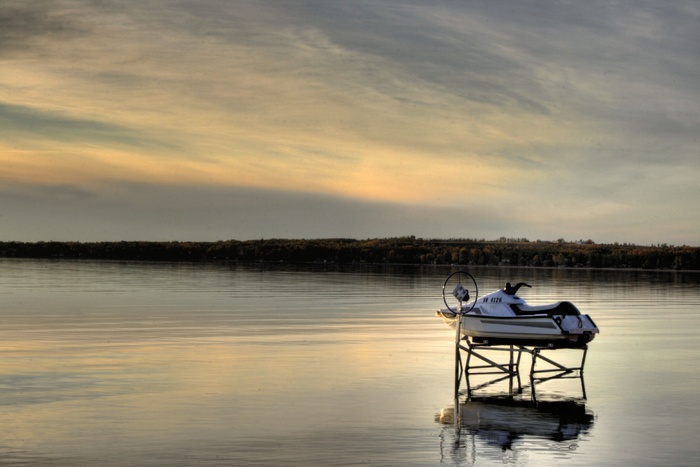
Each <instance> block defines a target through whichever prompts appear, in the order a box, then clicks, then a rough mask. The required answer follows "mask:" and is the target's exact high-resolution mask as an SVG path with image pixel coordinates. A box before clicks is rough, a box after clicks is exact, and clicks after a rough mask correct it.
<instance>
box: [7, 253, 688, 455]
mask: <svg viewBox="0 0 700 467" xmlns="http://www.w3.org/2000/svg"><path fill="white" fill-rule="evenodd" d="M449 271H450V269H449V268H445V267H430V266H424V267H409V266H405V267H394V266H381V265H379V266H328V265H327V266H322V265H313V266H312V265H309V266H291V265H241V264H148V263H122V262H92V261H85V262H82V261H30V260H27V261H20V260H0V300H1V301H0V335H1V336H2V339H0V355H1V356H2V358H0V417H1V420H2V430H0V465H101V466H109V465H149V466H153V465H168V466H178V465H181V466H190V465H205V466H211V465H305V466H306V465H357V464H374V465H389V466H391V465H397V466H399V465H400V466H407V465H415V466H425V465H465V464H466V465H469V463H470V462H471V461H470V459H472V460H473V459H474V458H475V456H474V454H475V453H478V460H481V459H486V461H485V462H484V463H485V464H486V465H488V464H490V463H491V462H490V461H492V460H497V461H498V462H501V463H505V464H516V465H553V464H557V463H565V464H567V465H611V464H612V465H629V464H634V465H640V464H649V465H658V464H669V465H683V464H688V465H693V464H694V463H695V462H696V459H697V457H698V456H700V448H699V447H698V444H697V442H696V438H697V432H698V429H700V426H698V425H699V422H698V420H700V406H699V405H698V404H696V397H697V392H698V390H700V376H699V375H698V373H697V372H694V371H692V369H693V368H694V367H695V364H696V362H697V361H698V359H700V340H699V339H698V335H699V334H700V332H699V331H700V314H699V313H698V312H697V310H698V305H700V292H699V289H700V288H699V286H698V285H699V284H700V280H699V279H698V278H699V276H700V275H697V274H692V273H672V272H629V271H586V270H573V269H572V270H557V269H554V270H539V269H538V270H535V269H518V268H477V269H476V270H474V271H472V272H473V273H474V275H475V276H476V277H477V280H478V281H479V287H480V290H484V291H488V290H492V289H496V288H499V287H502V286H503V284H504V283H505V282H518V281H525V282H528V283H529V284H532V285H533V289H531V290H528V292H527V293H528V296H527V301H528V302H529V303H532V304H535V305H536V304H538V303H550V302H552V301H555V300H570V301H572V302H574V303H576V305H577V306H579V308H580V309H581V311H582V312H585V313H588V314H590V315H591V316H592V317H593V318H594V319H595V321H596V323H597V324H598V326H599V327H600V329H601V334H600V335H599V336H598V337H597V338H596V340H595V341H594V342H593V343H592V344H591V346H590V350H589V353H588V356H587V361H586V394H587V397H588V399H587V401H586V405H585V408H584V406H583V405H582V403H581V401H576V403H577V404H578V407H579V408H580V410H579V409H577V408H576V407H573V408H572V407H569V408H571V410H570V411H569V412H568V413H567V412H564V415H562V410H561V407H560V406H558V405H556V404H555V405H552V406H550V407H549V408H547V409H546V410H544V408H545V405H542V403H541V402H542V401H550V400H555V401H556V400H566V398H567V397H571V396H572V395H575V396H574V397H578V396H579V395H580V392H581V386H580V383H579V382H576V381H564V380H562V381H549V382H547V383H545V384H544V385H543V387H544V388H545V389H546V391H544V390H543V391H540V389H539V388H538V404H539V405H537V406H534V407H531V406H527V404H523V405H517V404H516V405H504V404H502V403H494V402H492V401H483V400H476V399H475V400H473V401H470V403H469V404H472V405H469V404H467V405H466V406H464V410H463V414H464V416H461V417H460V425H459V426H460V430H459V432H458V433H456V432H455V430H454V427H453V426H452V425H444V424H442V423H435V414H436V413H437V412H439V411H440V409H441V408H443V407H447V406H449V405H450V404H451V403H452V402H453V395H454V392H453V390H454V380H453V379H454V334H453V332H452V330H450V329H449V328H448V327H447V326H445V325H444V324H443V323H442V321H441V320H439V319H437V318H435V317H434V310H435V309H436V308H438V307H439V306H440V303H441V296H440V294H441V286H442V283H443V281H444V277H445V276H446V275H447V274H446V273H449ZM569 384H573V386H570V385H569ZM545 392H546V393H547V395H548V396H550V395H551V396H552V397H551V398H545V397H539V396H541V395H543V394H544V393H545ZM487 395H488V394H487ZM555 396H556V397H555ZM499 402H500V401H499ZM460 407H461V406H460ZM562 407H566V406H562ZM591 407H594V408H595V417H593V411H592V410H591ZM581 411H583V412H581ZM447 412H449V410H448V411H447ZM447 412H446V414H445V417H446V419H448V418H449V414H447ZM586 414H587V415H586ZM452 417H453V420H454V415H452ZM467 420H471V422H467ZM482 422H483V423H486V422H488V423H487V424H482ZM463 423H464V425H463ZM466 423H469V424H468V425H467V424H466ZM489 433H491V434H489ZM455 445H457V446H461V448H460V449H452V446H455ZM445 446H450V448H446V447H445ZM503 446H509V447H507V448H506V449H505V450H503V449H502V447H503ZM470 456H471V457H470Z"/></svg>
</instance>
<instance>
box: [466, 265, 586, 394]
mask: <svg viewBox="0 0 700 467" xmlns="http://www.w3.org/2000/svg"><path fill="white" fill-rule="evenodd" d="M467 274H468V273H467ZM469 276H470V277H471V275H469ZM471 279H472V280H473V281H474V286H475V287H476V281H475V280H474V278H473V277H471ZM477 294H478V290H477ZM453 295H454V296H455V298H457V300H458V302H459V307H458V308H457V310H458V311H457V313H456V317H457V325H456V331H455V336H456V337H455V387H454V391H455V400H457V399H458V398H459V396H460V395H462V393H461V392H460V391H461V387H462V381H464V383H465V384H466V396H467V399H469V398H471V397H472V395H473V393H474V391H478V390H480V389H483V388H485V387H488V386H492V385H495V384H497V383H500V382H503V381H506V380H508V394H509V395H515V394H522V393H523V390H524V389H525V387H526V386H523V384H522V381H521V378H520V364H521V360H522V354H523V353H529V354H530V355H531V357H532V360H531V365H530V372H529V387H530V390H531V396H532V399H533V401H536V398H537V397H536V391H535V387H536V385H538V384H541V383H544V382H547V381H551V380H556V379H580V381H581V390H582V393H583V399H586V387H585V384H584V380H583V368H584V365H585V363H586V354H587V352H588V346H587V345H585V346H583V347H578V348H554V347H552V346H533V345H523V344H522V343H521V342H518V343H515V342H514V343H512V344H507V343H503V342H498V343H497V344H490V343H489V342H488V340H483V341H482V342H478V343H477V342H472V341H470V340H469V337H467V336H462V319H461V315H462V314H463V313H466V312H465V311H463V308H462V304H463V302H464V301H465V300H467V301H468V300H469V292H468V291H467V290H466V289H464V288H463V287H462V286H461V283H460V284H459V285H458V287H457V288H456V289H455V291H454V292H453ZM468 311H469V310H467V312H468ZM553 350H565V351H569V352H577V351H581V352H582V355H581V360H580V363H577V364H575V365H574V366H571V364H569V363H564V362H562V361H556V360H554V358H553V357H552V356H544V355H543V353H544V352H547V351H553ZM496 353H498V354H501V355H502V354H503V353H507V361H505V362H502V363H499V362H497V361H496V357H495V355H494V354H496ZM487 355H488V356H487ZM559 355H560V354H559ZM477 360H478V361H477ZM475 361H476V363H475ZM538 362H540V365H539V366H538ZM483 375H487V376H490V377H491V379H487V381H485V382H482V383H481V384H478V385H476V386H472V384H471V379H470V377H471V376H483ZM514 383H517V387H514Z"/></svg>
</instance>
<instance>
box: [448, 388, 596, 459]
mask: <svg viewBox="0 0 700 467" xmlns="http://www.w3.org/2000/svg"><path fill="white" fill-rule="evenodd" d="M435 420H436V422H438V423H441V424H443V425H449V426H452V427H454V430H455V437H454V441H453V443H452V445H451V452H450V456H451V457H466V456H469V457H471V458H472V459H471V460H472V462H471V463H472V464H473V463H474V462H475V461H476V460H477V459H478V455H479V453H478V450H476V449H475V447H476V445H477V443H478V444H482V443H483V444H485V445H487V446H492V447H496V448H498V450H500V451H516V452H517V451H520V450H533V449H537V450H548V449H550V448H551V444H550V442H556V443H560V444H561V446H560V447H559V448H558V449H555V450H553V451H552V452H554V453H556V452H559V451H560V450H564V449H565V450H574V449H576V447H577V442H578V440H579V438H580V437H581V436H582V435H584V434H587V433H588V432H589V431H590V429H591V428H592V426H593V423H594V420H595V415H594V414H593V413H592V412H591V411H590V410H588V409H587V408H586V405H585V402H584V401H583V400H576V399H569V400H567V399H561V400H542V401H537V402H535V401H532V400H530V399H523V398H517V397H501V396H493V397H475V398H471V399H469V400H467V401H466V402H464V403H460V404H457V405H456V406H452V407H448V408H445V409H442V410H441V411H440V413H439V414H437V415H436V416H435ZM460 451H464V452H460ZM470 451H471V452H470ZM480 452H481V453H483V455H484V456H489V455H491V456H493V455H496V454H497V453H498V451H492V452H490V453H489V452H488V451H487V452H484V451H480ZM501 455H502V453H501ZM482 460H484V459H482Z"/></svg>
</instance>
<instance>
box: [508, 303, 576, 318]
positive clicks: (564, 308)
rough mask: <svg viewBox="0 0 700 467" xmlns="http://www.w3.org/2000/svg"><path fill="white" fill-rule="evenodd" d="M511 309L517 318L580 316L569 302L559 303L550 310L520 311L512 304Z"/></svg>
mask: <svg viewBox="0 0 700 467" xmlns="http://www.w3.org/2000/svg"><path fill="white" fill-rule="evenodd" d="M510 307H511V309H512V310H513V312H515V314H516V315H517V316H527V315H543V314H546V315H564V316H569V315H571V316H578V315H580V314H581V312H580V311H578V308H576V307H575V306H574V304H573V303H571V302H559V303H557V304H556V305H552V307H551V308H538V309H537V310H521V309H520V307H519V306H518V305H517V304H515V303H513V304H511V305H510Z"/></svg>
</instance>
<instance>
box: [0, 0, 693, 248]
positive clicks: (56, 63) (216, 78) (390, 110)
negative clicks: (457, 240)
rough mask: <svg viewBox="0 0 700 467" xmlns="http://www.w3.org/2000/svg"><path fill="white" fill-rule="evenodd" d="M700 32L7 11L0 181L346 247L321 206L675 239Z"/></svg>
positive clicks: (69, 7) (403, 11)
mask: <svg viewBox="0 0 700 467" xmlns="http://www.w3.org/2000/svg"><path fill="white" fill-rule="evenodd" d="M698 18H700V8H699V7H698V6H697V4H696V3H695V2H692V1H688V2H683V1H679V2H672V3H663V4H659V3H658V2H645V1H643V2H627V1H623V2H607V1H593V2H573V1H572V2H555V3H552V2H544V1H535V0H532V1H527V2H485V1H469V2H454V1H438V2H423V1H409V2H398V3H397V2H393V1H384V0H379V1H373V2H352V3H344V2H327V1H317V2H314V1H312V2H302V3H299V2H266V1H241V2H218V1H210V0H202V1H197V2H194V1H179V2H170V1H164V0H163V1H154V2H141V1H129V0H126V1H109V0H103V1H99V2H97V1H87V0H62V1H58V2H48V1H40V2H20V1H9V2H3V4H2V5H0V25H2V26H4V27H2V28H0V60H2V64H3V73H2V75H0V89H1V90H2V91H0V102H2V106H0V123H1V125H0V135H1V136H2V139H1V140H0V162H2V164H3V167H4V171H3V173H2V174H0V181H2V182H3V183H10V182H13V181H14V182H16V183H30V182H32V183H35V184H36V185H37V186H39V185H45V186H47V187H57V186H64V187H68V186H72V187H75V188H76V189H77V190H86V191H88V192H94V193H95V194H96V195H98V194H99V193H100V190H101V189H105V190H109V189H110V187H114V186H127V185H128V184H132V183H133V184H136V185H139V184H143V185H147V186H150V188H149V189H148V190H144V191H141V190H137V191H138V192H139V193H142V194H143V196H145V197H150V196H153V194H154V193H158V192H159V189H160V188H159V186H160V185H162V189H163V190H165V191H168V190H169V188H167V187H170V186H177V187H180V188H179V189H181V190H184V191H185V192H187V193H191V198H192V199H201V200H202V203H205V201H204V200H205V199H217V198H216V197H214V196H213V195H212V197H202V198H200V197H199V195H197V194H198V193H201V192H200V191H199V190H202V189H204V188H203V187H210V188H211V189H212V190H223V191H222V192H226V193H233V191H227V190H234V191H235V190H237V189H240V190H242V191H241V192H240V193H237V195H236V196H239V197H245V196H253V197H255V196H257V195H256V193H258V194H259V193H284V195H283V196H282V195H280V196H279V197H278V196H273V197H272V198H270V199H269V200H268V201H269V202H266V203H264V205H263V206H262V207H261V212H269V213H271V215H269V216H264V215H263V214H260V216H261V217H260V221H259V222H255V223H253V222H249V223H248V225H253V224H255V225H256V226H258V227H257V228H260V229H262V228H263V226H264V225H265V222H271V224H270V225H273V224H274V225H281V224H279V223H276V224H275V223H274V222H273V220H274V219H276V218H280V217H284V213H285V212H294V213H297V215H298V217H299V218H304V219H306V220H307V221H308V222H309V225H310V226H313V225H316V227H317V228H318V229H319V232H322V231H326V230H324V228H323V227H321V226H320V225H318V224H319V223H320V222H321V219H322V217H318V222H316V223H314V222H313V221H312V217H313V216H311V215H307V214H305V213H304V211H303V206H304V205H313V203H311V200H312V199H316V198H314V197H318V198H317V199H318V200H326V201H328V200H334V201H333V202H332V203H330V201H329V203H330V204H329V205H328V207H326V208H324V209H325V210H326V211H332V208H331V207H330V206H331V205H332V206H334V207H335V208H339V209H346V208H347V209H348V211H349V212H358V213H359V212H370V213H373V212H374V213H379V212H382V214H385V215H386V217H384V218H385V219H391V220H392V221H393V222H395V225H396V226H402V227H403V228H409V227H408V226H409V224H408V223H407V222H406V221H404V220H402V219H401V218H399V216H398V213H400V212H416V213H419V214H420V215H419V216H417V217H416V216H414V219H415V222H416V225H419V224H418V222H419V220H422V221H423V222H424V224H422V225H424V227H423V229H424V231H425V232H432V231H433V230H430V228H429V227H428V226H431V225H442V228H441V229H437V228H436V229H435V231H436V232H437V231H438V230H439V231H441V232H445V235H446V236H452V234H451V232H450V231H452V230H457V231H460V232H461V231H463V230H464V229H459V228H458V226H457V224H456V223H454V222H452V221H451V217H452V216H453V215H454V217H455V218H469V219H477V218H478V219H480V220H479V222H480V225H488V226H490V227H493V228H502V229H513V230H518V229H519V231H512V232H511V231H509V232H494V234H493V235H484V236H486V237H489V236H491V237H496V238H497V237H500V236H502V235H507V236H516V237H521V236H532V237H534V236H535V235H534V234H531V233H527V232H541V231H542V229H540V228H539V227H538V226H547V228H548V229H551V230H556V229H557V228H562V229H565V228H567V227H566V225H575V226H576V227H577V228H579V229H585V230H591V231H593V230H596V229H597V227H594V226H593V223H597V224H600V225H603V224H605V223H608V225H610V226H611V227H610V228H611V229H613V227H614V228H617V226H618V224H623V223H627V225H630V223H631V222H632V223H635V225H643V223H645V222H653V220H654V219H655V218H658V216H661V217H662V218H663V219H664V221H665V222H666V223H667V224H668V225H671V224H672V223H673V219H676V218H678V217H680V216H682V214H681V213H682V212H684V211H686V212H687V211H688V210H689V209H690V208H691V204H692V202H691V201H689V200H692V199H696V198H697V195H700V192H698V190H699V189H698V188H696V185H697V184H696V183H694V182H692V181H693V180H694V179H696V177H697V176H698V174H699V172H700V170H699V169H700V166H699V165H700V159H698V157H697V149H696V148H697V142H698V140H697V138H698V137H697V136H696V135H697V134H698V131H697V130H698V128H700V111H699V110H698V106H697V103H698V102H699V101H700V90H699V89H698V87H697V76H698V75H699V74H700V57H699V56H698V55H699V54H700V51H698V49H697V43H698V42H699V41H700V37H698V36H699V35H700V31H699V30H698V28H697V27H696V25H697V20H698ZM256 190H260V191H259V192H257V191H256ZM293 193H298V194H299V196H300V197H298V198H297V197H294V196H292V194H293ZM307 197H309V198H307ZM95 199H102V198H100V197H99V196H97V198H95ZM120 199H121V198H120ZM287 199H288V200H294V203H299V205H298V206H297V205H296V204H295V205H294V206H297V208H295V207H294V206H292V205H290V204H289V203H287V202H285V200H287ZM340 200H343V202H341V201H340ZM103 201H105V202H107V201H106V200H103ZM122 201H123V200H122ZM351 201H352V202H351ZM319 202H320V201H319ZM346 202H347V203H350V205H347V204H344V203H346ZM277 203H280V205H282V206H285V209H284V211H282V212H277V211H276V209H277V208H276V206H277ZM352 203H357V205H355V204H352ZM321 204H323V203H321ZM357 206H363V208H362V209H360V208H358V207H357ZM377 206H384V207H385V208H382V209H379V208H378V207H377ZM388 206H390V208H389V207H388ZM513 206H518V207H519V209H514V208H513ZM531 207H532V208H531ZM535 207H536V208H535ZM192 209H193V210H196V209H195V208H194V207H192ZM324 209H320V210H319V212H325V211H324ZM404 209H406V211H403V210H404ZM299 210H301V212H299ZM201 212H206V209H202V210H201ZM218 212H219V211H217V214H212V215H219V214H218ZM389 212H390V213H391V215H389V214H388V213H389ZM448 212H449V213H451V214H447V213H448ZM506 212H507V213H509V214H508V216H510V219H511V220H510V224H509V223H507V222H502V221H501V219H502V218H503V219H505V218H507V217H508V216H506V215H505V214H504V213H506ZM272 213H276V214H277V215H273V214H272ZM434 213H443V214H440V215H434ZM459 213H464V214H463V215H460V214H459ZM96 215H97V214H96ZM183 215H184V214H183ZM193 215H194V214H193ZM246 216H248V217H249V218H250V219H257V218H258V217H257V216H258V214H256V213H248V214H246ZM616 216H617V219H619V222H618V221H617V220H615V217H616ZM654 216H656V217H654ZM98 217H99V216H98ZM410 217H411V216H409V215H406V219H408V218H410ZM147 218H148V216H147V215H145V214H144V215H143V216H142V217H141V218H139V219H140V220H139V219H136V218H133V219H134V222H145V223H146V224H148V225H150V224H149V221H148V219H147ZM201 219H203V218H201ZM371 219H373V220H372V222H373V225H374V226H375V229H374V230H375V231H376V232H385V231H389V230H397V229H389V228H387V229H382V228H380V227H379V226H381V225H382V222H381V221H380V219H381V217H379V216H377V217H371ZM488 219H495V220H494V221H493V223H492V222H491V221H490V220H488ZM634 219H638V220H639V221H633V220H634ZM353 220H354V222H355V223H354V224H353V223H350V224H346V223H344V222H342V220H338V221H337V222H336V225H343V226H345V227H346V228H347V229H348V230H349V231H360V230H363V229H359V228H354V227H356V226H357V225H359V224H360V223H361V219H360V218H359V217H357V218H353ZM554 220H556V221H554ZM217 222H218V221H217ZM640 223H641V224H640ZM284 224H285V225H295V223H294V222H292V221H291V220H289V221H288V222H286V223H284ZM472 227H474V225H472ZM477 229H480V227H477ZM675 229H676V228H674V230H675ZM365 230H366V229H365ZM523 231H525V232H523ZM596 231H597V230H596ZM600 231H601V232H603V231H604V228H603V227H601V228H600ZM183 232H184V231H183ZM290 232H300V231H298V230H294V229H290ZM368 232H369V231H368ZM406 233H409V232H406ZM410 233H411V234H416V235H421V234H420V232H410ZM251 235H252V234H251ZM368 235H372V234H371V233H368ZM466 235H470V234H469V233H467V234H466ZM537 236H540V237H547V235H544V234H537ZM560 236H563V235H562V234H555V235H551V236H549V237H555V238H558V237H560ZM580 236H585V237H587V238H588V237H591V238H592V237H594V235H591V234H589V235H587V234H586V233H584V232H582V233H581V234H580ZM623 240H624V239H623Z"/></svg>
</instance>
